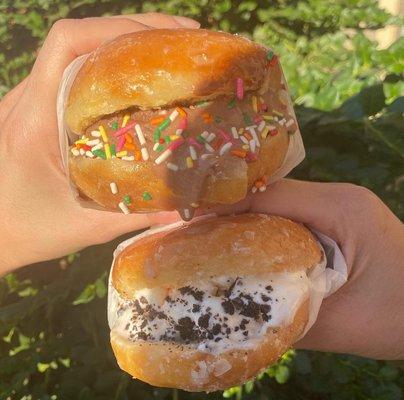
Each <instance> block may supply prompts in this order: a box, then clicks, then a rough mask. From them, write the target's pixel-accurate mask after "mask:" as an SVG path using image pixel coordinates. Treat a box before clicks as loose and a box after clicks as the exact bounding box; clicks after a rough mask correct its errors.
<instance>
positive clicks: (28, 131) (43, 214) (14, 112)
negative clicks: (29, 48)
mask: <svg viewBox="0 0 404 400" xmlns="http://www.w3.org/2000/svg"><path fill="white" fill-rule="evenodd" d="M198 26H199V24H198V23H197V22H196V21H193V20H191V19H188V18H184V17H172V16H168V15H163V14H155V13H150V14H143V15H142V14H141V15H129V16H127V15H126V16H118V17H113V18H85V19H82V20H61V21H58V22H57V23H56V24H55V25H54V26H53V27H52V29H51V31H50V32H49V35H48V37H47V38H46V40H45V43H44V45H43V46H42V48H41V49H40V51H39V53H38V58H37V60H36V62H35V64H34V66H33V69H32V71H31V73H30V75H29V76H28V77H27V78H26V79H25V80H24V81H23V82H21V83H20V84H19V85H18V86H17V87H15V88H14V89H13V90H12V91H11V92H10V93H8V94H7V95H6V96H5V97H4V98H3V99H2V101H1V102H0V154H1V158H0V171H1V172H0V188H1V189H0V219H1V220H2V227H1V235H0V248H1V250H2V260H1V261H0V275H2V274H4V273H6V272H8V271H11V270H12V269H15V268H17V267H20V266H23V265H26V264H29V263H33V262H38V261H41V260H47V259H51V258H56V257H59V256H62V255H64V254H67V253H69V252H73V251H77V250H79V249H81V248H83V247H86V246H89V245H92V244H96V243H102V242H106V241H109V240H111V239H113V238H114V237H116V236H119V235H121V234H123V233H125V232H128V231H132V230H136V229H140V228H144V227H147V226H149V225H150V224H153V223H155V222H156V221H158V222H160V223H163V222H168V221H172V220H173V219H176V218H177V217H176V214H174V213H172V214H171V213H162V214H159V215H156V214H138V215H133V216H129V217H128V216H124V215H119V214H117V213H108V212H99V211H96V210H91V209H85V208H82V207H80V205H79V204H78V203H77V202H76V201H75V199H74V198H73V196H72V194H71V192H70V188H69V184H68V182H67V180H66V176H65V174H64V171H63V168H62V164H61V159H60V150H59V142H58V134H57V131H58V128H57V120H56V109H55V104H56V96H57V90H58V86H59V82H60V80H61V77H62V74H63V71H64V69H65V68H66V67H67V65H68V64H69V63H70V62H71V61H72V60H73V59H75V58H76V57H77V56H79V55H81V54H85V53H88V52H91V51H92V50H94V49H95V48H96V47H97V46H99V45H100V44H101V43H103V42H105V41H109V40H111V39H113V38H115V37H116V36H119V35H122V34H125V33H129V32H133V31H139V30H148V29H151V28H153V27H157V28H163V27H164V28H181V27H192V28H198ZM95 232H96V234H94V233H95Z"/></svg>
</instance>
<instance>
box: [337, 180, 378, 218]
mask: <svg viewBox="0 0 404 400" xmlns="http://www.w3.org/2000/svg"><path fill="white" fill-rule="evenodd" d="M335 200H336V201H337V202H338V203H339V205H340V207H341V209H342V211H343V213H344V214H345V215H346V216H347V217H348V218H352V217H359V216H363V217H365V218H366V219H365V220H366V221H369V222H370V221H372V220H373V221H374V220H375V219H377V218H378V217H379V215H380V212H381V211H382V210H383V207H382V205H383V203H382V201H381V200H380V199H379V197H377V195H376V194H374V193H373V192H372V191H371V190H369V189H368V188H366V187H364V186H359V185H355V184H350V183H344V184H340V190H339V191H338V193H337V196H336V198H335Z"/></svg>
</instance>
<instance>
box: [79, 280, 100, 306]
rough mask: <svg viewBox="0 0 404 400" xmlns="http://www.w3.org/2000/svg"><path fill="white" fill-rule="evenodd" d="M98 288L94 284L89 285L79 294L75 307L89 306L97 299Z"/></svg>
mask: <svg viewBox="0 0 404 400" xmlns="http://www.w3.org/2000/svg"><path fill="white" fill-rule="evenodd" d="M95 292H96V288H95V285H94V284H89V285H87V286H86V287H85V289H84V290H83V291H82V292H81V293H80V294H79V296H78V297H76V299H75V300H74V301H73V305H74V306H77V305H79V304H87V303H89V302H90V301H92V300H94V298H95Z"/></svg>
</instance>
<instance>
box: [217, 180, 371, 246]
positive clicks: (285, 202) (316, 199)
mask: <svg viewBox="0 0 404 400" xmlns="http://www.w3.org/2000/svg"><path fill="white" fill-rule="evenodd" d="M362 191H366V189H364V188H360V187H359V186H355V185H351V184H345V183H318V182H305V181H297V180H292V179H281V180H279V181H277V182H276V183H274V184H272V185H269V186H268V188H267V190H266V191H265V192H263V193H261V192H259V193H255V194H251V195H249V196H247V198H246V199H245V200H243V201H241V202H240V203H237V204H235V205H232V206H223V207H218V208H214V209H211V211H213V212H216V213H218V214H219V215H221V214H230V213H239V212H254V213H264V214H273V215H279V216H281V217H285V218H290V219H292V220H294V221H297V222H301V223H304V224H306V225H308V226H310V227H312V228H314V229H316V230H318V231H320V232H322V233H324V234H325V235H327V236H330V237H331V238H333V239H334V240H336V241H337V242H339V243H340V242H341V241H342V240H343V239H344V235H345V232H346V229H345V226H346V223H345V221H346V220H347V219H349V217H348V216H349V215H351V213H350V210H351V208H352V207H353V205H354V204H357V200H356V199H355V197H356V195H358V196H360V192H362Z"/></svg>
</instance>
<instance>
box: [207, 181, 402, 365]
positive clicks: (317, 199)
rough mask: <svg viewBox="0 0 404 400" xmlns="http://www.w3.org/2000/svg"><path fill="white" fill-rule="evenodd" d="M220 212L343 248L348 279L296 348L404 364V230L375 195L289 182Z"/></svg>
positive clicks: (328, 185)
mask: <svg viewBox="0 0 404 400" xmlns="http://www.w3.org/2000/svg"><path fill="white" fill-rule="evenodd" d="M214 211H215V212H217V213H218V214H228V213H232V212H258V213H265V214H274V215H280V216H283V217H287V218H290V219H292V220H295V221H299V222H302V223H304V224H306V225H307V226H309V227H312V228H314V229H316V230H318V231H320V232H322V233H324V234H325V235H328V236H329V237H331V238H333V239H334V240H335V241H336V242H337V243H338V244H339V246H340V248H341V250H342V252H343V254H344V256H345V259H346V261H347V264H348V269H349V278H348V282H347V283H346V284H345V285H344V286H343V287H342V288H341V289H339V290H338V291H337V292H336V293H334V294H333V295H331V296H330V297H328V298H327V299H325V300H324V302H323V304H322V306H321V309H320V313H319V315H318V319H317V321H316V323H315V325H314V326H313V327H312V328H311V329H310V330H309V332H308V333H307V334H306V336H305V337H304V338H303V339H302V340H300V341H299V342H298V343H297V345H296V347H298V348H304V349H311V350H321V351H333V352H342V353H351V354H357V355H361V356H366V357H371V358H377V359H391V360H392V359H401V360H402V359H404V289H403V286H404V225H403V224H402V223H401V222H400V220H399V219H398V218H397V217H396V216H395V215H394V214H393V213H392V212H391V211H390V210H389V209H388V208H387V206H386V205H385V204H384V203H383V202H382V201H381V200H380V199H379V198H378V197H377V196H376V195H375V194H373V193H372V192H371V191H369V190H367V189H365V188H363V187H359V186H355V185H350V184H342V183H312V182H300V181H295V180H288V179H284V180H281V181H279V182H277V183H275V184H273V185H272V186H271V187H268V190H267V191H266V192H264V193H257V194H255V195H252V196H249V197H248V198H247V199H245V200H244V201H242V202H240V203H239V204H237V205H235V206H229V207H227V206H226V207H221V208H219V209H217V210H214Z"/></svg>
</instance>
